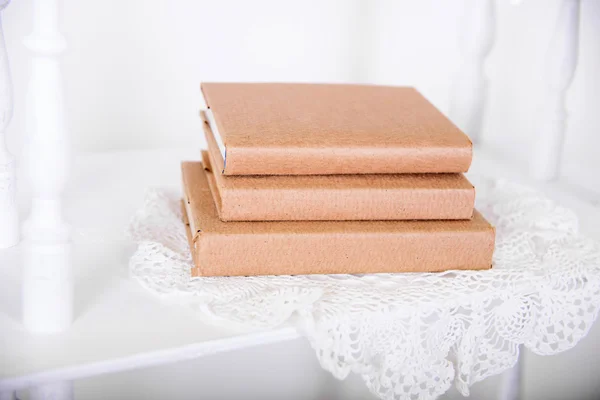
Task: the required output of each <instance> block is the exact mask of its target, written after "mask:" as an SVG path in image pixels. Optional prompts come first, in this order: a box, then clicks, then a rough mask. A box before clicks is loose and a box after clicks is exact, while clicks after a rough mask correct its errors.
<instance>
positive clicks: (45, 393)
mask: <svg viewBox="0 0 600 400" xmlns="http://www.w3.org/2000/svg"><path fill="white" fill-rule="evenodd" d="M29 399H30V400H73V384H72V383H71V382H56V383H49V384H46V385H42V386H38V387H35V388H33V389H30V390H29Z"/></svg>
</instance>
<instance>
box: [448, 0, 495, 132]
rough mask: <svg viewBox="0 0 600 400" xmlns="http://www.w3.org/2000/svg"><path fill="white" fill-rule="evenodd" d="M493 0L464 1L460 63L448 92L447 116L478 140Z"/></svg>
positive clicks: (460, 36)
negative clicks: (448, 109) (461, 58)
mask: <svg viewBox="0 0 600 400" xmlns="http://www.w3.org/2000/svg"><path fill="white" fill-rule="evenodd" d="M494 26H495V20H494V2H493V0H467V1H466V2H465V8H464V15H463V19H462V21H461V25H460V28H459V48H460V51H461V54H462V57H463V63H462V65H461V67H460V70H459V72H458V74H457V76H456V78H455V81H454V83H453V85H452V88H451V94H450V119H452V122H454V123H455V124H456V125H457V126H458V127H459V128H461V129H462V130H463V131H464V132H465V133H466V134H467V135H469V137H470V138H471V140H472V141H473V143H477V142H479V141H480V140H481V125H482V120H483V110H484V103H485V97H486V86H487V85H486V78H485V74H484V70H483V65H484V61H485V58H486V57H487V55H488V53H489V52H490V49H491V48H492V43H493V41H494Z"/></svg>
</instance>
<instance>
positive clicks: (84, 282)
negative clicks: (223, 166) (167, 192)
mask: <svg viewBox="0 0 600 400" xmlns="http://www.w3.org/2000/svg"><path fill="white" fill-rule="evenodd" d="M183 159H188V160H189V159H199V152H198V151H187V152H186V151H177V150H173V151H139V152H115V153H104V154H92V155H86V156H82V157H78V160H77V161H76V162H75V163H74V165H73V168H72V171H73V176H72V179H71V184H70V189H69V190H68V191H67V193H66V194H65V215H66V219H67V220H68V221H69V223H70V224H71V225H72V237H73V243H74V244H73V255H72V257H73V269H74V271H73V273H74V322H73V325H72V327H71V329H69V330H68V331H67V332H65V333H62V334H54V335H34V334H31V333H28V332H27V331H26V330H25V328H24V326H23V323H22V311H21V308H22V285H23V279H22V275H23V274H22V265H21V264H22V262H21V258H22V254H21V253H22V251H23V250H24V249H23V246H19V247H17V248H12V249H9V250H0V276H1V277H2V278H1V279H0V338H1V340H0V392H2V391H9V390H14V389H19V388H23V387H27V386H35V385H38V384H40V383H45V382H51V381H55V380H71V379H77V378H82V377H86V376H91V375H97V374H100V373H104V372H115V371H120V370H124V369H131V368H140V367H145V366H151V365H156V364H160V363H167V362H172V361H178V360H184V359H190V358H194V357H199V356H201V355H204V354H212V353H215V352H218V351H225V350H231V349H236V348H239V347H244V346H251V345H255V344H261V343H268V342H274V341H281V340H287V339H293V338H297V337H298V334H297V332H296V330H295V329H293V328H291V327H289V326H287V327H282V328H281V329H278V330H275V331H269V332H253V333H252V332H239V331H234V330H231V329H223V328H218V327H215V326H214V325H211V324H208V323H206V322H203V321H202V320H200V319H199V316H198V314H197V313H194V312H193V311H192V310H189V309H187V308H185V307H181V306H177V305H174V304H169V303H167V302H164V301H161V299H159V298H157V297H156V296H154V295H152V294H150V293H148V292H146V291H145V290H144V289H143V288H142V287H141V286H140V285H139V284H138V283H137V282H135V281H133V280H131V279H129V277H128V260H129V256H130V255H131V254H132V252H133V250H134V248H135V246H134V245H133V243H131V242H130V241H129V240H128V239H127V237H126V235H125V227H126V226H127V223H128V221H129V219H130V218H131V216H132V215H133V213H134V212H135V210H136V209H137V208H138V207H139V206H140V205H141V202H142V200H143V195H144V192H145V189H146V188H148V187H153V186H154V187H173V188H174V189H178V186H179V179H180V178H179V161H180V160H183Z"/></svg>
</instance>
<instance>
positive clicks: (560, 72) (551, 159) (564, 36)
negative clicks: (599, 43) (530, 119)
mask: <svg viewBox="0 0 600 400" xmlns="http://www.w3.org/2000/svg"><path fill="white" fill-rule="evenodd" d="M580 4H581V2H580V0H563V1H562V5H561V8H560V11H559V15H558V20H557V22H556V26H555V28H554V34H553V35H552V39H551V41H550V47H549V48H548V52H547V54H546V62H545V63H544V71H543V73H544V77H545V80H546V90H545V92H544V93H542V97H541V98H542V99H543V100H542V101H543V102H544V106H543V112H542V113H541V114H540V116H539V121H538V125H537V136H536V141H535V144H534V151H533V157H532V159H531V165H530V173H531V176H532V177H534V178H536V179H539V180H545V181H549V180H553V179H555V178H556V177H557V176H558V173H559V169H560V159H561V154H562V147H563V143H564V135H565V128H566V120H567V111H566V109H565V98H566V94H567V89H568V88H569V85H570V84H571V81H572V80H573V75H574V74H575V68H576V67H577V53H578V47H579V8H580Z"/></svg>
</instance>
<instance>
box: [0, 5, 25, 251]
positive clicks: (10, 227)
mask: <svg viewBox="0 0 600 400" xmlns="http://www.w3.org/2000/svg"><path fill="white" fill-rule="evenodd" d="M8 3H10V0H0V249H4V248H7V247H12V246H14V245H16V244H17V243H18V242H19V236H20V234H19V218H18V214H17V205H16V200H15V191H16V178H15V168H16V166H15V158H14V156H13V155H12V154H10V153H9V152H8V148H7V147H6V128H7V127H8V124H9V123H10V120H11V118H12V114H13V99H12V85H11V80H10V69H9V65H8V55H7V53H6V45H5V44H4V31H3V29H2V12H3V11H4V9H5V8H6V6H7V5H8Z"/></svg>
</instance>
